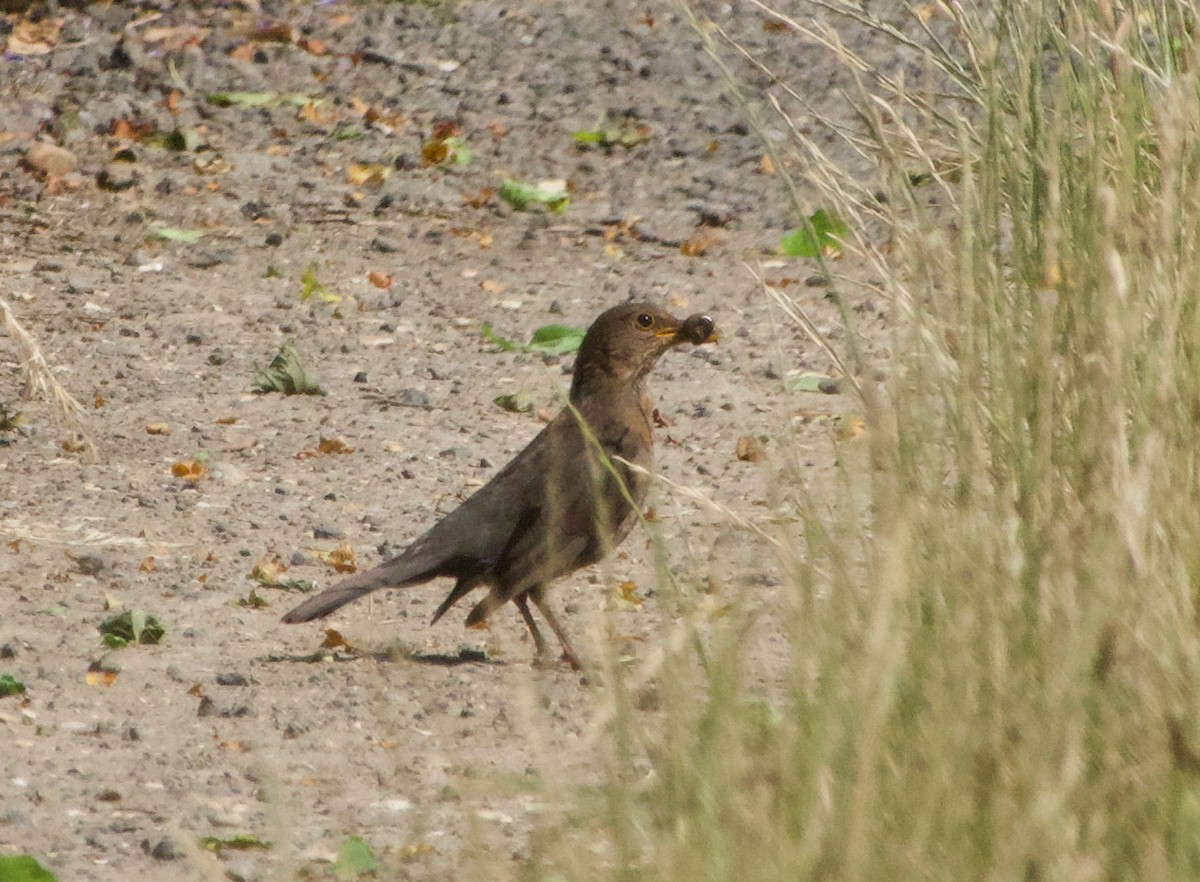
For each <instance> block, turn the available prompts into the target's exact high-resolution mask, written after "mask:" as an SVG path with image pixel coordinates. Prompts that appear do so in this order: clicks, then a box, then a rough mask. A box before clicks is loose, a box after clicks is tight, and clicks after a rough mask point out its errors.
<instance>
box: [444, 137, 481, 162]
mask: <svg viewBox="0 0 1200 882" xmlns="http://www.w3.org/2000/svg"><path fill="white" fill-rule="evenodd" d="M442 143H443V144H445V145H446V148H447V150H448V151H449V152H448V153H447V154H446V159H445V162H443V165H470V164H471V160H472V159H474V158H475V154H473V153H472V152H471V148H470V147H468V146H467V145H466V142H465V141H463V139H462V138H459V137H457V136H456V135H451V136H450V137H449V138H447V139H446V140H445V141H443V142H442Z"/></svg>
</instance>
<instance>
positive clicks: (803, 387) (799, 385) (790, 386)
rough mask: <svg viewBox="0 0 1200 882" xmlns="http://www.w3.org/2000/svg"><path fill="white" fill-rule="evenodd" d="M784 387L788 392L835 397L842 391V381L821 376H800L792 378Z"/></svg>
mask: <svg viewBox="0 0 1200 882" xmlns="http://www.w3.org/2000/svg"><path fill="white" fill-rule="evenodd" d="M784 387H785V388H786V389H787V390H788V391H789V392H820V393H821V394H822V395H837V394H838V393H840V392H841V391H842V381H841V379H839V378H838V377H826V376H822V375H821V374H802V375H801V376H799V377H792V378H791V379H790V380H788V381H787V382H786V383H784Z"/></svg>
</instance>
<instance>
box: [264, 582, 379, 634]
mask: <svg viewBox="0 0 1200 882" xmlns="http://www.w3.org/2000/svg"><path fill="white" fill-rule="evenodd" d="M376 587H377V586H375V585H335V586H334V587H332V588H330V589H329V590H328V591H322V592H321V593H320V594H318V595H317V596H316V597H310V598H309V599H308V600H306V601H304V603H302V604H300V605H299V606H298V607H296V608H295V609H294V610H292V611H291V612H290V613H288V614H287V615H286V616H284V617H283V620H284V621H285V622H287V623H288V624H289V625H294V624H296V623H297V622H311V621H312V620H313V619H322V618H324V617H325V616H327V615H329V614H330V613H331V612H333V611H334V610H335V609H340V608H341V607H343V606H345V605H346V604H347V603H353V602H354V601H356V600H358V598H360V597H362V596H363V595H364V594H369V593H371V592H372V591H374V590H375V588H376Z"/></svg>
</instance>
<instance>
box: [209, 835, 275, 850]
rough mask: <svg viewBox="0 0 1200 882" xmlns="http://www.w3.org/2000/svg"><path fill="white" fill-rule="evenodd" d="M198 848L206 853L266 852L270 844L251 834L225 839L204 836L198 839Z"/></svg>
mask: <svg viewBox="0 0 1200 882" xmlns="http://www.w3.org/2000/svg"><path fill="white" fill-rule="evenodd" d="M200 847H201V848H203V849H205V850H206V851H217V852H219V851H224V850H225V849H227V848H228V849H232V850H233V851H251V850H259V851H266V850H268V849H269V848H270V847H271V843H269V842H267V841H265V840H263V839H259V838H258V837H257V836H255V835H253V834H252V833H239V834H238V835H237V836H228V837H226V838H225V839H221V838H220V837H218V836H204V837H202V838H201V839H200Z"/></svg>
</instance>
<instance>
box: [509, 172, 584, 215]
mask: <svg viewBox="0 0 1200 882" xmlns="http://www.w3.org/2000/svg"><path fill="white" fill-rule="evenodd" d="M500 198H501V199H503V200H504V201H505V202H507V203H508V204H509V205H511V206H512V207H513V208H515V209H516V210H517V211H524V210H525V209H526V208H528V207H529V206H530V205H544V206H545V207H546V208H547V209H548V210H550V211H553V212H556V213H560V212H563V211H566V210H567V205H568V204H569V203H570V201H571V196H570V194H568V193H567V182H566V181H562V180H558V181H542V182H541V183H539V184H527V183H525V182H523V181H514V180H511V179H509V178H505V179H504V182H503V183H501V184H500Z"/></svg>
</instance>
